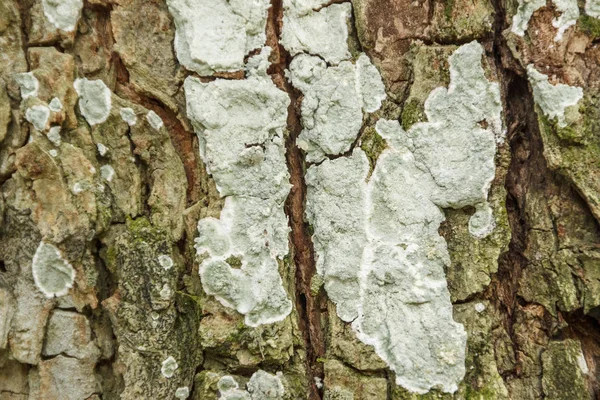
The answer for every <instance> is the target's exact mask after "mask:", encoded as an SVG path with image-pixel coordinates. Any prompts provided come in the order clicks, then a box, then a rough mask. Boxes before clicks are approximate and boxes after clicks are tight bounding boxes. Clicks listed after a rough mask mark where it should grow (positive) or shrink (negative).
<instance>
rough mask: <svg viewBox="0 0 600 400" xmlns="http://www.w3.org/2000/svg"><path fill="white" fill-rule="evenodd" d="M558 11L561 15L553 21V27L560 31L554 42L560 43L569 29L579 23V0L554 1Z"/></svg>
mask: <svg viewBox="0 0 600 400" xmlns="http://www.w3.org/2000/svg"><path fill="white" fill-rule="evenodd" d="M553 3H554V6H555V7H556V11H558V12H559V13H560V15H559V16H558V17H556V18H554V19H553V20H552V26H554V27H555V28H556V29H558V32H556V36H555V37H554V41H556V42H558V41H560V40H561V39H562V37H563V34H564V33H565V31H566V30H567V29H569V28H570V27H571V26H573V25H575V24H576V23H577V19H578V18H579V6H578V5H577V0H553Z"/></svg>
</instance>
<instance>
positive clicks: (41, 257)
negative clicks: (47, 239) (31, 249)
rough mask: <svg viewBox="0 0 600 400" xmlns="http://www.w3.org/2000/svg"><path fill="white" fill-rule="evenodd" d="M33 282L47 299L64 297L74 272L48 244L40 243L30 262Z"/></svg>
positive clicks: (71, 282) (70, 284)
mask: <svg viewBox="0 0 600 400" xmlns="http://www.w3.org/2000/svg"><path fill="white" fill-rule="evenodd" d="M31 271H32V273H33V280H34V282H35V285H36V286H37V288H38V289H39V290H40V292H42V293H43V294H44V296H46V297H48V298H52V297H55V296H56V297H59V296H64V295H65V294H67V293H68V291H69V289H70V288H71V287H73V280H74V279H75V270H74V269H73V267H72V266H71V264H69V263H68V262H67V261H66V260H65V259H63V258H62V256H61V253H60V251H59V250H58V249H57V248H56V247H55V246H54V245H52V244H50V243H44V242H43V241H42V242H40V245H39V246H38V248H37V250H36V251H35V254H34V256H33V261H32V262H31Z"/></svg>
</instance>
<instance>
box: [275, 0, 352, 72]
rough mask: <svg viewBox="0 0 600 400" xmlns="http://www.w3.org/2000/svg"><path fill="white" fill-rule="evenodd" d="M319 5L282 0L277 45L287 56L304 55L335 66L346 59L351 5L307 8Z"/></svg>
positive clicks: (317, 2)
mask: <svg viewBox="0 0 600 400" xmlns="http://www.w3.org/2000/svg"><path fill="white" fill-rule="evenodd" d="M305 3H310V4H305ZM313 3H314V4H313ZM321 3H322V2H320V1H312V2H303V1H298V0H284V2H283V6H284V11H283V30H282V32H281V40H280V42H281V44H282V45H283V47H285V49H286V50H287V51H289V52H290V54H291V55H296V54H299V53H303V52H304V53H308V54H312V55H318V56H320V57H322V58H323V59H324V60H325V61H327V62H328V63H332V64H338V63H339V62H340V61H342V60H347V59H349V58H350V51H349V50H348V22H349V20H350V16H351V14H352V6H351V4H350V3H342V4H332V5H330V6H328V7H323V8H322V9H321V10H319V11H318V12H317V11H314V10H313V8H312V7H310V6H313V5H317V6H320V5H321Z"/></svg>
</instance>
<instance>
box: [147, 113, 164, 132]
mask: <svg viewBox="0 0 600 400" xmlns="http://www.w3.org/2000/svg"><path fill="white" fill-rule="evenodd" d="M146 121H148V123H149V124H150V126H151V127H153V128H154V129H156V130H157V131H158V130H160V128H162V127H163V125H164V123H163V120H162V118H160V117H159V116H158V114H156V113H155V112H154V111H152V110H150V111H148V114H146Z"/></svg>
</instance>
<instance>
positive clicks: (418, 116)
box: [401, 100, 427, 131]
mask: <svg viewBox="0 0 600 400" xmlns="http://www.w3.org/2000/svg"><path fill="white" fill-rule="evenodd" d="M423 121H427V116H426V115H425V107H424V105H423V104H421V103H420V102H418V101H416V100H409V101H408V102H406V104H405V105H404V109H403V110H402V120H401V124H402V128H403V129H404V130H406V131H407V130H409V129H410V127H411V126H413V125H414V124H416V123H417V122H423Z"/></svg>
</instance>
